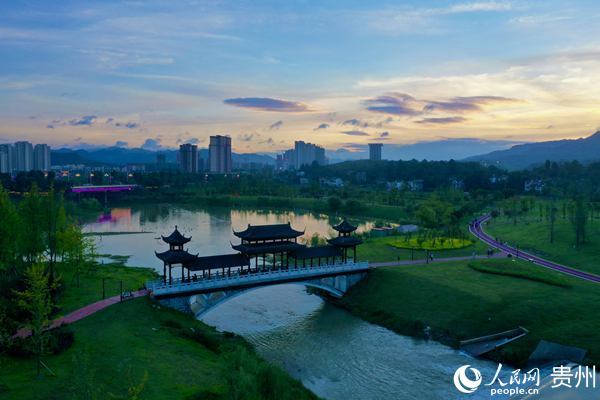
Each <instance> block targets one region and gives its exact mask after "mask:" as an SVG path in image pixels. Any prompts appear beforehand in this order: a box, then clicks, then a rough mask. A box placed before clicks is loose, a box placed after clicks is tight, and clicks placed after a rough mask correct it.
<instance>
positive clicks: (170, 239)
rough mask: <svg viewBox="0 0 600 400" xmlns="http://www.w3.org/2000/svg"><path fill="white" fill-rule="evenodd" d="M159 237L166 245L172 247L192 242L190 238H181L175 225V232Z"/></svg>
mask: <svg viewBox="0 0 600 400" xmlns="http://www.w3.org/2000/svg"><path fill="white" fill-rule="evenodd" d="M161 237H162V240H164V241H165V242H166V243H168V244H174V245H183V244H186V243H187V242H189V241H190V240H192V238H191V237H189V238H186V237H185V236H183V235H182V234H181V232H179V230H178V229H177V225H175V230H174V231H173V233H171V234H170V235H169V236H162V235H161Z"/></svg>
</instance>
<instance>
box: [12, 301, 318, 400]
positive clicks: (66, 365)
mask: <svg viewBox="0 0 600 400" xmlns="http://www.w3.org/2000/svg"><path fill="white" fill-rule="evenodd" d="M71 327H72V328H71V329H73V330H74V332H75V343H74V344H73V346H72V347H71V348H70V349H68V350H66V351H64V352H62V353H61V354H59V355H56V356H51V357H46V358H45V362H46V364H47V365H48V366H49V367H50V368H51V369H52V370H53V371H54V372H55V373H56V376H55V377H52V376H49V375H47V376H44V377H42V378H41V379H37V378H36V377H35V368H34V365H35V364H34V362H33V360H29V359H15V358H8V357H0V398H2V399H7V400H8V399H15V400H17V399H18V400H23V399H47V400H51V399H61V400H62V399H67V398H83V397H78V395H77V394H76V393H74V391H75V390H80V391H82V390H86V389H89V388H94V390H95V392H96V397H85V398H97V399H111V398H117V399H121V398H123V399H124V398H127V399H129V398H133V397H130V396H128V395H127V391H128V389H130V388H131V387H133V386H136V385H141V384H143V390H142V393H141V396H140V397H139V398H141V399H160V400H163V399H192V398H193V399H222V398H233V397H224V396H226V395H225V394H226V393H227V392H228V388H229V387H230V385H228V382H229V381H231V380H233V381H236V382H237V381H238V380H239V383H238V384H239V388H238V390H240V391H242V393H245V396H248V397H237V398H265V397H268V398H273V399H275V398H276V399H279V398H284V399H309V398H314V396H313V395H312V394H311V393H310V392H308V391H307V390H306V389H304V388H303V387H302V386H301V384H300V383H298V382H297V381H295V380H293V379H291V378H289V377H288V376H287V375H286V374H285V373H284V372H282V371H281V370H279V369H277V368H276V367H273V366H271V365H269V364H267V363H266V362H264V361H262V360H260V359H259V358H258V356H256V355H254V353H253V352H252V350H250V349H249V347H248V345H247V344H246V342H244V341H243V340H242V339H240V338H238V337H235V336H233V335H224V334H219V333H217V332H215V331H214V330H212V329H211V328H209V327H207V326H206V325H204V324H202V323H201V322H199V321H196V320H194V319H192V318H190V317H189V316H187V315H184V314H182V313H179V312H176V311H173V310H170V309H167V308H164V307H159V306H156V305H155V304H154V303H152V302H151V301H150V300H149V299H147V298H140V299H135V300H129V301H126V302H124V303H121V304H117V305H115V306H112V307H109V308H107V309H105V310H102V311H100V312H98V313H96V314H94V315H92V316H90V317H88V318H85V319H83V320H81V321H79V322H76V323H75V324H73V325H71ZM192 329H193V330H194V331H195V332H198V336H197V337H199V338H200V340H198V339H196V340H194V339H192V338H190V337H189V335H190V333H192V332H193V331H192ZM264 382H269V386H266V384H265V383H264ZM200 393H203V394H200ZM253 395H255V396H258V397H252V396H253ZM192 396H195V397H192ZM211 396H212V397H211ZM227 396H229V395H227Z"/></svg>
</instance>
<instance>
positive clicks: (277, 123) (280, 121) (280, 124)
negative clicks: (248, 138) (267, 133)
mask: <svg viewBox="0 0 600 400" xmlns="http://www.w3.org/2000/svg"><path fill="white" fill-rule="evenodd" d="M282 125H283V121H282V120H279V121H277V122H275V123H273V124H271V125H270V126H269V130H276V129H279V128H281V126H282Z"/></svg>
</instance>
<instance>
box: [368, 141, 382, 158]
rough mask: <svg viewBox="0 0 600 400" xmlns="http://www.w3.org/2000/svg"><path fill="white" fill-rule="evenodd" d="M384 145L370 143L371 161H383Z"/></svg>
mask: <svg viewBox="0 0 600 400" xmlns="http://www.w3.org/2000/svg"><path fill="white" fill-rule="evenodd" d="M382 147H383V143H369V160H371V161H381V148H382Z"/></svg>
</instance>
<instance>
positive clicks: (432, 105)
mask: <svg viewBox="0 0 600 400" xmlns="http://www.w3.org/2000/svg"><path fill="white" fill-rule="evenodd" d="M513 102H518V100H516V99H511V98H507V97H500V96H470V97H454V98H452V99H450V100H449V101H429V102H428V103H427V105H425V107H424V108H423V111H426V112H432V111H443V112H458V113H462V112H470V111H482V107H481V106H483V105H488V104H492V103H513Z"/></svg>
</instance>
